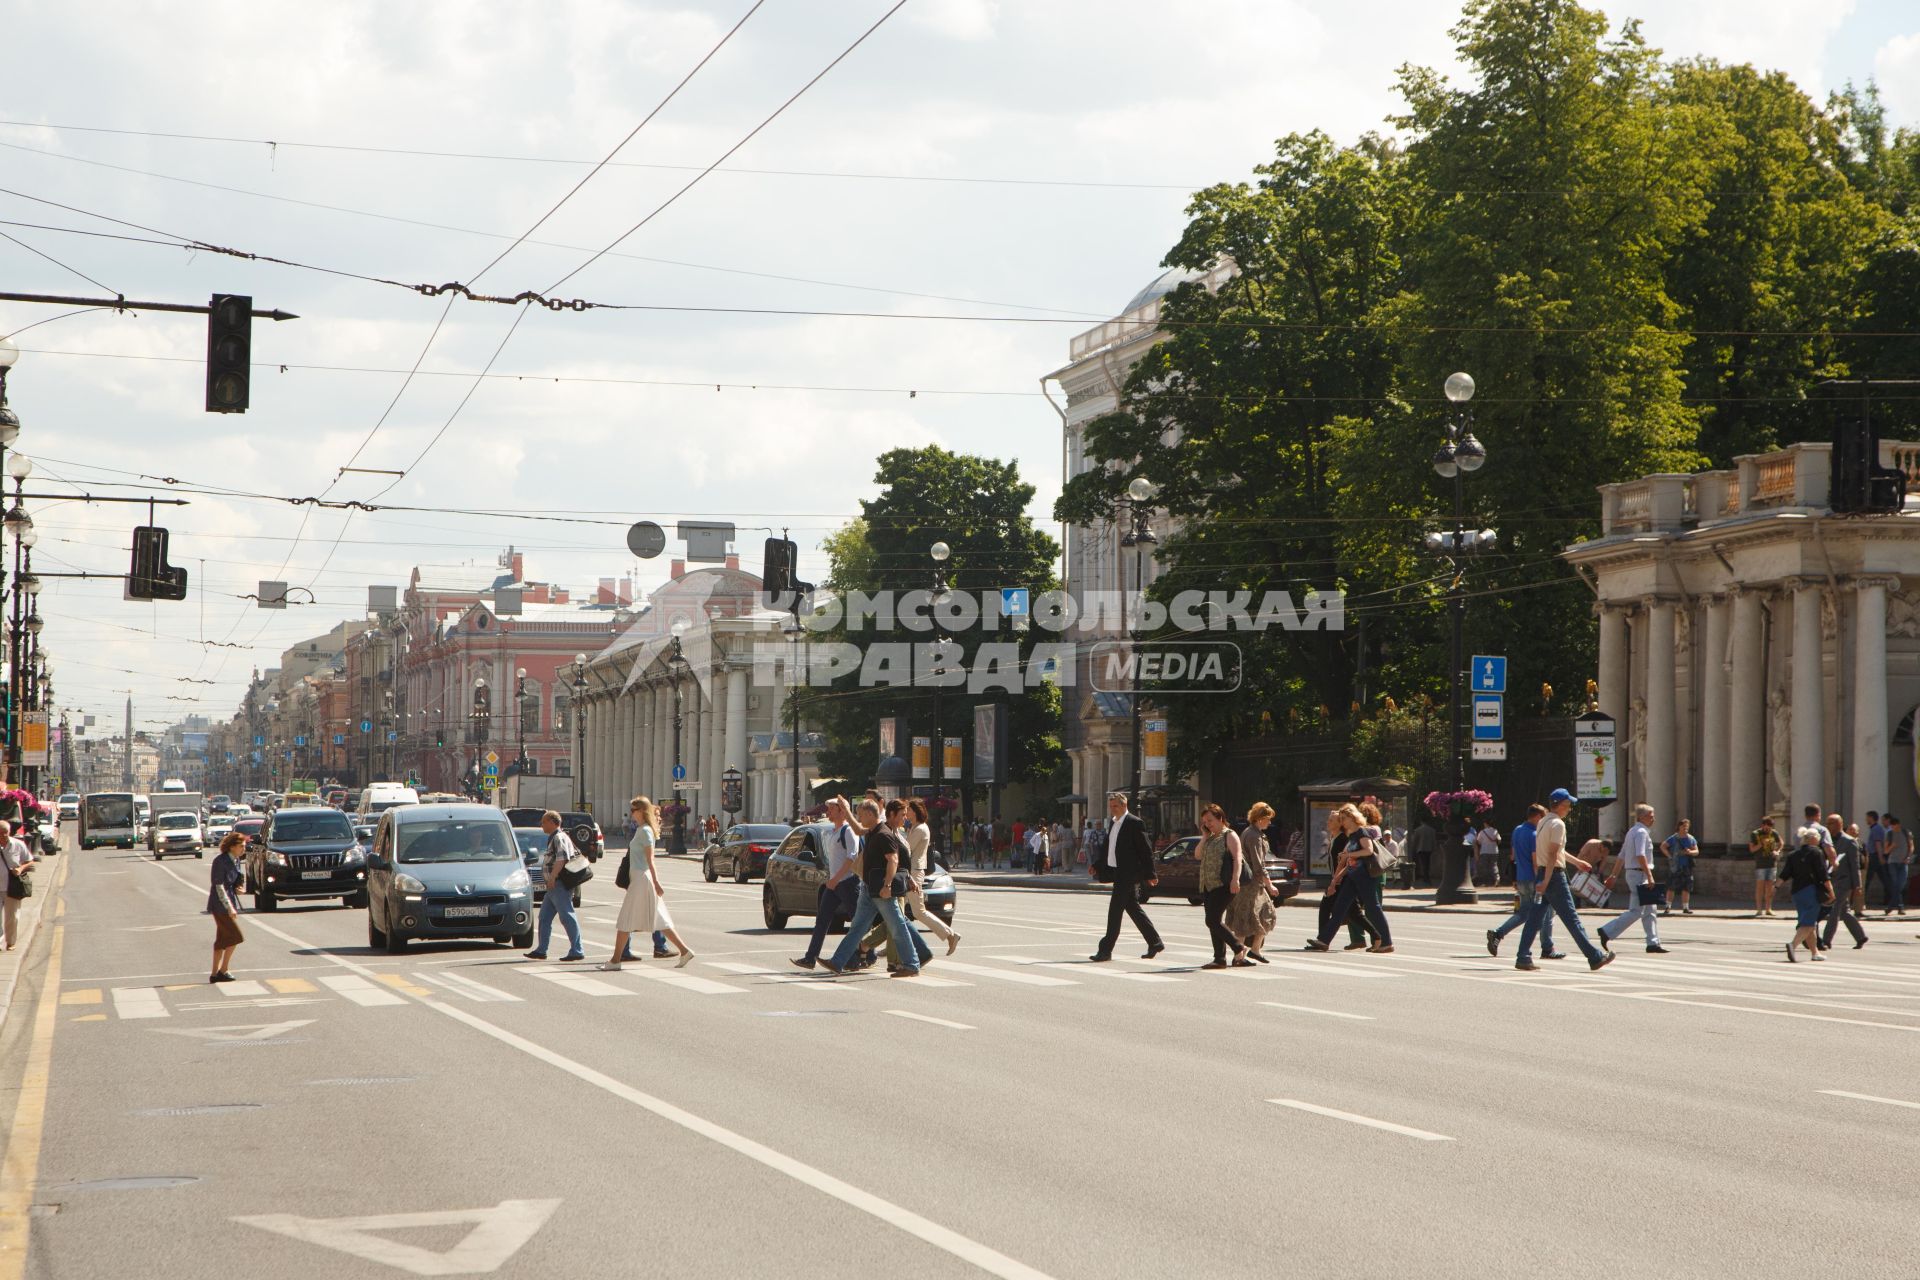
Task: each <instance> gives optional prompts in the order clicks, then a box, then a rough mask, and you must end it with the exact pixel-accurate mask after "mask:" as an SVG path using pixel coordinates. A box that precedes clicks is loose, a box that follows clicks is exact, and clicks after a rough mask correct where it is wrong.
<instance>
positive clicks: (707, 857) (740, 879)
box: [700, 822, 793, 884]
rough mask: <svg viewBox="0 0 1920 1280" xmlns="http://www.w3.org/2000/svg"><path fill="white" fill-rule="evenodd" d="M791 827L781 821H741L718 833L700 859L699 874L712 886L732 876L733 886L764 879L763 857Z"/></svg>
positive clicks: (764, 865)
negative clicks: (716, 881)
mask: <svg viewBox="0 0 1920 1280" xmlns="http://www.w3.org/2000/svg"><path fill="white" fill-rule="evenodd" d="M792 830H793V828H792V827H790V826H788V825H787V824H786V823H784V822H742V823H737V824H735V825H734V826H731V827H728V828H727V829H726V830H725V831H723V832H721V833H720V835H719V837H718V838H717V839H715V840H714V842H713V843H712V844H710V845H708V846H707V851H706V853H704V854H703V855H701V858H700V871H701V874H702V875H704V876H706V878H707V883H708V884H712V883H713V882H714V881H715V880H718V879H719V878H720V877H721V876H723V875H726V876H732V877H733V882H734V883H735V884H745V883H747V882H748V881H749V880H753V879H765V878H766V874H767V858H768V856H769V855H770V854H772V853H773V851H774V849H775V848H777V847H778V846H779V844H780V842H781V841H782V840H785V839H786V838H787V833H788V832H789V831H792Z"/></svg>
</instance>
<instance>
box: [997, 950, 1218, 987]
mask: <svg viewBox="0 0 1920 1280" xmlns="http://www.w3.org/2000/svg"><path fill="white" fill-rule="evenodd" d="M987 959H989V960H1004V961H1006V962H1007V963H1008V964H1024V965H1034V966H1038V967H1042V968H1047V969H1066V970H1068V971H1069V972H1072V973H1082V972H1085V973H1091V974H1095V975H1097V976H1099V977H1102V978H1113V979H1116V980H1118V981H1120V982H1184V981H1186V979H1184V978H1173V977H1169V976H1167V975H1166V974H1163V973H1129V972H1127V971H1126V970H1125V969H1109V968H1107V967H1106V966H1105V965H1104V964H1096V963H1094V962H1093V961H1091V960H1080V961H1066V960H1036V959H1034V958H1033V957H1032V956H988V957H987Z"/></svg>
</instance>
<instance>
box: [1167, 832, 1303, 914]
mask: <svg viewBox="0 0 1920 1280" xmlns="http://www.w3.org/2000/svg"><path fill="white" fill-rule="evenodd" d="M1199 848H1200V837H1199V836H1181V837H1180V838H1179V839H1178V840H1175V841H1174V842H1173V843H1172V844H1170V845H1168V846H1167V847H1166V848H1164V849H1162V850H1161V851H1160V854H1159V870H1158V874H1159V877H1160V883H1159V884H1156V885H1154V886H1153V887H1152V888H1148V887H1147V886H1145V885H1142V886H1140V898H1141V900H1142V901H1145V900H1146V899H1147V898H1148V897H1149V896H1152V897H1155V898H1185V899H1186V900H1187V901H1188V902H1191V903H1193V904H1194V905H1195V906H1198V905H1199V903H1200V859H1199V858H1197V857H1195V856H1194V854H1195V851H1196V850H1198V849H1199ZM1267 875H1268V877H1269V878H1271V879H1272V881H1273V901H1274V904H1275V905H1276V906H1277V905H1278V904H1280V903H1282V902H1285V901H1286V900H1287V899H1288V898H1291V897H1292V896H1293V895H1294V894H1296V893H1298V892H1300V864H1299V863H1297V862H1295V861H1294V860H1293V859H1291V858H1280V857H1276V856H1274V855H1273V854H1272V853H1271V852H1269V853H1268V854H1267Z"/></svg>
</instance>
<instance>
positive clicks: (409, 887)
mask: <svg viewBox="0 0 1920 1280" xmlns="http://www.w3.org/2000/svg"><path fill="white" fill-rule="evenodd" d="M393 887H394V888H396V889H398V890H399V891H400V892H402V893H425V892H426V891H427V886H425V885H424V884H421V883H420V882H419V881H418V880H416V879H414V878H413V877H412V876H410V875H408V874H407V873H406V872H404V871H402V872H399V873H398V874H396V875H395V876H394V877H393Z"/></svg>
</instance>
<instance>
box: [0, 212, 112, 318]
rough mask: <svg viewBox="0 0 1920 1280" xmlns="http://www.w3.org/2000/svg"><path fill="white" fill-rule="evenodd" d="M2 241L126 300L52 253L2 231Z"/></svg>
mask: <svg viewBox="0 0 1920 1280" xmlns="http://www.w3.org/2000/svg"><path fill="white" fill-rule="evenodd" d="M0 239H7V240H11V241H13V243H15V244H17V245H19V246H20V247H21V248H22V249H25V250H26V251H27V252H28V253H31V254H33V255H34V256H35V257H37V258H45V259H46V260H47V261H48V262H51V263H52V264H53V265H54V266H56V267H58V268H60V269H61V270H62V271H65V272H67V273H69V274H70V275H76V276H79V277H80V278H81V279H82V280H85V281H86V282H87V283H88V284H90V285H92V286H93V287H94V288H96V289H106V291H107V292H108V293H110V294H112V295H113V296H114V297H116V298H124V297H126V296H127V295H126V294H124V293H121V292H120V291H119V290H118V289H113V288H109V287H108V286H106V285H104V284H101V283H100V282H99V281H98V280H95V279H94V278H93V277H92V276H90V275H88V274H87V273H86V272H84V271H82V270H81V269H80V268H78V267H75V266H71V265H69V264H67V263H65V262H62V261H60V259H58V258H56V257H54V256H53V255H52V254H50V253H47V252H45V251H43V250H40V249H36V248H34V247H33V246H32V245H30V244H28V243H27V242H26V241H25V240H22V239H21V238H20V237H18V236H14V235H8V234H7V233H6V232H4V231H0ZM69 314H71V313H69Z"/></svg>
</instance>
